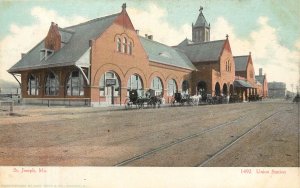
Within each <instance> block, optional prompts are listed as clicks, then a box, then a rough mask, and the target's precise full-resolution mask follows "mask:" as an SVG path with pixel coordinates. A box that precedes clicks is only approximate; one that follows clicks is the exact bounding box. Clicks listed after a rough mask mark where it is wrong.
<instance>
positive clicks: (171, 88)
mask: <svg viewBox="0 0 300 188" xmlns="http://www.w3.org/2000/svg"><path fill="white" fill-rule="evenodd" d="M176 92H177V83H176V81H175V80H174V79H171V80H169V81H168V96H173V95H174V93H176Z"/></svg>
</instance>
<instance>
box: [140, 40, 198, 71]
mask: <svg viewBox="0 0 300 188" xmlns="http://www.w3.org/2000/svg"><path fill="white" fill-rule="evenodd" d="M139 37H140V41H141V43H142V45H143V47H144V49H145V51H146V53H147V55H148V57H149V60H150V61H153V62H157V63H162V64H166V65H171V66H176V67H180V68H186V69H190V70H195V69H196V68H195V66H194V65H193V63H192V62H191V61H190V60H189V59H188V58H187V56H186V55H185V54H184V53H183V52H182V51H180V50H179V49H176V48H172V47H170V46H167V45H165V44H161V43H159V42H156V41H153V40H150V39H147V38H145V37H141V36H139Z"/></svg>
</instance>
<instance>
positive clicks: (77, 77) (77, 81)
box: [67, 70, 84, 96]
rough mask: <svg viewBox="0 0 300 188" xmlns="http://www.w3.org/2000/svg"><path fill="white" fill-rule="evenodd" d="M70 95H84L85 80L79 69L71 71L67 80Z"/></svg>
mask: <svg viewBox="0 0 300 188" xmlns="http://www.w3.org/2000/svg"><path fill="white" fill-rule="evenodd" d="M67 95H68V96H83V95H84V80H83V76H82V74H81V72H79V70H76V71H73V72H71V74H70V76H69V78H68V82H67Z"/></svg>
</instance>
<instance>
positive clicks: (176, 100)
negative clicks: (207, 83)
mask: <svg viewBox="0 0 300 188" xmlns="http://www.w3.org/2000/svg"><path fill="white" fill-rule="evenodd" d="M198 100H199V99H198ZM176 104H179V105H184V104H187V105H198V102H195V99H194V98H192V97H191V96H190V95H188V94H184V95H182V94H181V93H174V95H173V98H172V100H171V106H175V105H176Z"/></svg>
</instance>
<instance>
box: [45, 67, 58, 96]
mask: <svg viewBox="0 0 300 188" xmlns="http://www.w3.org/2000/svg"><path fill="white" fill-rule="evenodd" d="M58 92H59V81H58V77H57V75H55V74H54V73H53V72H50V73H48V75H47V77H46V84H45V94H46V95H48V96H55V95H58Z"/></svg>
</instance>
